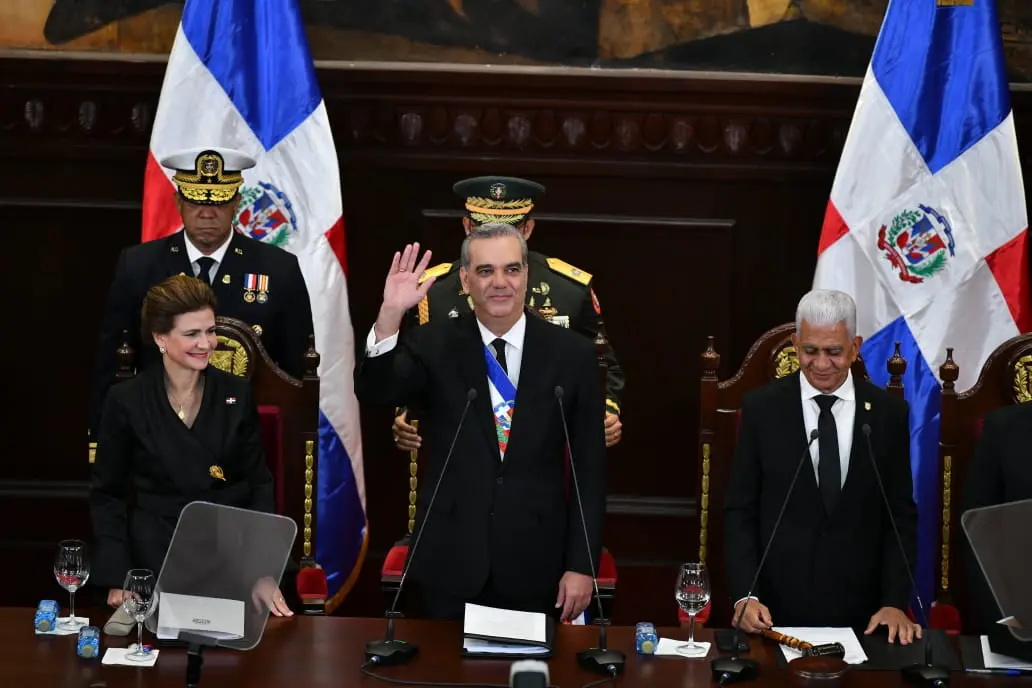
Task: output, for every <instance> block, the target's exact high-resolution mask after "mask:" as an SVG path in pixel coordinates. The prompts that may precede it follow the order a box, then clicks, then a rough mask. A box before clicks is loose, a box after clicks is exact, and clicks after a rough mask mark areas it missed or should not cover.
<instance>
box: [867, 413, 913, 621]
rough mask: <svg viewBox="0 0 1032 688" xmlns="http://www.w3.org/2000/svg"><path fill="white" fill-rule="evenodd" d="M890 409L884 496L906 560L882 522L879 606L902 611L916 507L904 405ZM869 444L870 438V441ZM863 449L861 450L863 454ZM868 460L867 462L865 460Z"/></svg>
mask: <svg viewBox="0 0 1032 688" xmlns="http://www.w3.org/2000/svg"><path fill="white" fill-rule="evenodd" d="M894 401H896V402H897V403H896V405H895V406H893V407H892V409H891V417H890V419H889V423H888V424H887V427H888V428H889V432H890V434H889V437H888V438H886V440H887V442H888V452H887V459H888V460H887V461H886V462H885V464H884V469H883V472H884V478H883V480H884V481H885V493H886V496H887V497H888V499H889V508H890V509H891V510H892V515H893V517H894V518H895V520H896V525H897V526H898V528H899V537H900V540H901V541H902V542H903V549H904V550H905V551H906V556H907V561H904V560H903V555H902V554H901V553H900V551H899V542H897V541H896V534H895V532H893V529H892V524H891V523H889V520H888V519H887V518H886V519H883V520H884V523H885V535H884V539H883V545H882V562H883V564H882V567H883V568H882V606H883V607H896V608H897V609H902V610H903V611H906V610H907V609H908V608H909V607H910V594H911V589H910V577H909V576H908V575H907V565H908V564H909V566H910V570H911V571H914V570H915V569H916V567H917V505H916V504H915V503H914V481H913V478H912V475H911V468H910V420H909V410H908V407H907V404H906V402H903V401H899V400H894ZM872 441H873V438H872ZM866 451H867V447H864V452H865V453H866ZM868 460H870V459H868Z"/></svg>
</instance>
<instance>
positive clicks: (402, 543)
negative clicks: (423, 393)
mask: <svg viewBox="0 0 1032 688" xmlns="http://www.w3.org/2000/svg"><path fill="white" fill-rule="evenodd" d="M606 345H607V342H606V339H605V337H604V336H603V335H602V334H601V333H600V334H599V335H598V337H596V338H595V351H596V353H597V356H598V365H599V380H600V383H601V385H602V389H603V390H605V388H606V359H605V349H606ZM410 422H411V423H412V424H413V425H415V426H416V427H417V429H418V424H419V421H418V420H415V419H413V420H412V421H410ZM566 474H567V493H568V494H567V498H568V499H573V498H574V497H573V495H572V492H571V490H572V489H573V488H572V486H571V485H570V468H569V457H568V456H567V467H566ZM418 487H419V452H418V451H412V452H409V478H408V505H407V506H408V532H407V533H406V534H405V537H404V538H402V539H401V540H398V541H397V542H395V543H394V545H393V546H392V547H391V549H390V550H388V552H387V556H386V558H385V559H384V562H383V566H382V567H381V569H380V588H381V590H382V591H383V594H384V599H385V602H386V606H387V608H388V609H389V608H390V606H391V604H392V603H393V602H394V596H395V594H396V593H397V591H398V585H399V584H400V582H401V577H402V574H403V573H404V571H405V560H406V559H407V558H408V551H409V541H410V538H411V536H412V530H413V529H414V528H415V525H416V499H417V497H418V494H419V491H418ZM596 565H597V566H598V600H599V601H600V602H601V603H602V613H603V614H604V615H605V616H604V617H603V619H594V616H595V610H597V609H598V605H597V604H596V601H595V599H594V598H595V596H594V593H592V600H591V604H590V605H589V606H588V609H587V610H586V612H587V614H588V615H589V616H591V617H592V619H593V620H594V621H598V622H602V621H608V620H609V619H611V618H612V616H613V601H614V599H615V597H616V581H617V571H616V562H615V561H614V560H613V555H612V554H610V553H609V550H607V549H606V548H605V547H603V548H602V556H601V557H600V560H599V561H598V563H597V564H596Z"/></svg>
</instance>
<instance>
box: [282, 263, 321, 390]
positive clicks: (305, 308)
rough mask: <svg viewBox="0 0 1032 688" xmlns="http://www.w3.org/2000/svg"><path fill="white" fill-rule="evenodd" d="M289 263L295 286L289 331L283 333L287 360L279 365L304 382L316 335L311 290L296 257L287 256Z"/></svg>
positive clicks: (293, 286) (292, 283) (287, 319)
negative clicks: (311, 338) (310, 339)
mask: <svg viewBox="0 0 1032 688" xmlns="http://www.w3.org/2000/svg"><path fill="white" fill-rule="evenodd" d="M286 255H287V257H288V259H289V261H290V267H289V268H288V270H289V274H290V276H289V278H288V279H289V283H290V284H291V285H292V286H291V294H290V299H289V303H290V308H289V309H288V310H287V316H286V331H285V332H284V333H283V335H282V336H283V338H284V339H283V342H284V346H283V360H282V361H277V363H278V365H279V367H280V368H282V369H283V370H284V371H285V372H287V373H288V374H290V375H292V376H294V377H296V378H298V379H301V378H302V377H303V376H304V374H305V352H306V351H308V337H309V335H311V334H313V333H314V332H315V325H314V324H313V322H312V302H311V300H310V299H309V295H308V286H307V285H306V284H305V278H304V275H303V274H301V267H300V266H299V265H298V262H297V258H296V257H294V255H292V254H289V253H287V254H286Z"/></svg>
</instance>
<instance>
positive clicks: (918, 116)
mask: <svg viewBox="0 0 1032 688" xmlns="http://www.w3.org/2000/svg"><path fill="white" fill-rule="evenodd" d="M1027 242H1028V218H1027V215H1026V209H1025V195H1024V186H1023V183H1022V178H1021V167H1020V165H1019V164H1018V147H1017V141H1016V138H1015V134H1014V119H1013V114H1012V112H1011V105H1010V92H1009V89H1008V83H1007V75H1006V70H1005V64H1004V55H1003V44H1002V40H1001V36H1000V25H999V21H998V19H997V14H996V6H995V3H994V2H993V0H975V1H974V2H973V3H967V4H965V3H958V2H952V1H949V2H948V1H946V0H891V2H890V3H889V7H888V10H887V11H886V14H885V19H884V21H883V24H882V28H881V32H880V33H879V35H878V40H877V43H876V44H875V48H874V55H873V56H872V58H871V63H870V66H869V67H868V70H867V74H866V76H865V78H864V81H863V85H862V87H861V90H860V97H859V100H858V101H857V105H856V110H855V112H854V115H853V121H852V125H851V126H850V129H849V134H848V136H847V138H846V142H845V147H844V150H843V152H842V159H841V161H840V162H839V167H838V171H837V173H836V176H835V182H834V185H833V187H832V190H831V199H830V202H829V203H828V207H827V211H826V214H825V218H824V226H823V229H822V231H821V238H820V244H819V248H818V256H819V257H818V260H817V271H816V275H815V277H814V287H815V288H828V289H839V290H842V291H845V292H847V293H849V294H851V295H852V296H853V297H854V298H855V299H856V303H857V330H858V334H860V335H861V336H863V337H864V338H865V341H864V344H863V346H862V348H861V353H862V355H863V357H864V360H865V361H866V362H867V364H868V365H867V367H868V371H869V374H870V375H871V378H872V379H873V380H874V381H875V382H877V383H879V384H881V385H884V384H885V383H887V382H888V372H887V371H886V369H885V361H886V360H887V359H888V358H889V357H890V356H891V355H892V353H893V348H894V344H895V342H897V341H899V342H901V349H902V354H903V356H904V357H905V358H906V360H907V372H906V375H905V378H904V386H905V394H906V398H907V401H908V402H909V403H910V430H911V465H912V469H913V476H914V496H915V499H916V501H917V505H918V512H919V530H918V533H919V553H918V563H917V571H915V576H916V577H917V580H918V591H919V592H920V593H921V595H922V598H924V599H925V600H927V599H929V598H930V596H931V590H932V581H933V580H934V577H935V571H936V564H937V563H938V555H937V552H936V543H937V542H938V537H937V530H938V528H939V527H940V526H941V523H940V520H941V519H940V514H939V495H938V494H937V489H936V488H937V485H938V463H939V461H938V439H939V407H940V393H941V386H940V381H939V377H938V372H939V366H940V365H941V364H942V362H943V361H944V360H945V356H946V347H952V348H953V349H954V360H956V362H957V364H958V365H959V366H960V379H959V380H958V385H957V387H958V391H963V390H965V389H967V388H969V387H970V386H971V385H972V384H973V383H974V382H975V380H976V379H977V377H978V373H979V371H980V369H981V367H982V365H983V364H984V363H985V361H986V359H987V358H988V356H989V354H990V353H991V352H992V351H993V349H995V348H996V347H997V346H998V345H999V344H1000V343H1002V342H1004V341H1005V340H1007V339H1009V338H1011V337H1013V336H1015V335H1017V334H1019V333H1022V332H1027V331H1029V329H1030V326H1032V319H1030V315H1032V313H1030V305H1029V285H1028V263H1027V256H1026V244H1027Z"/></svg>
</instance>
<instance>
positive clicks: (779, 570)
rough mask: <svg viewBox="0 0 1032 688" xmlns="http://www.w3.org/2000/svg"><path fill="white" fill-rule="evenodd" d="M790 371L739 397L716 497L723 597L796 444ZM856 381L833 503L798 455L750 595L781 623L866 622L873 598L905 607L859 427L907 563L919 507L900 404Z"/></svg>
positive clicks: (752, 566) (752, 561) (752, 555)
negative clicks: (733, 437) (842, 474)
mask: <svg viewBox="0 0 1032 688" xmlns="http://www.w3.org/2000/svg"><path fill="white" fill-rule="evenodd" d="M799 375H800V373H796V374H795V375H791V376H787V377H784V378H781V379H780V380H777V381H775V382H772V383H770V384H769V385H766V386H764V387H762V388H760V389H758V390H754V391H752V392H750V393H749V394H747V395H746V396H745V398H744V399H743V402H742V418H741V426H740V428H739V434H738V443H737V446H736V450H735V457H734V463H733V465H732V469H731V480H730V483H729V485H728V489H727V502H726V506H725V518H726V521H725V534H726V550H727V570H728V577H729V583H730V589H731V597H732V599H731V600H730V603H732V604H733V603H734V602H735V601H737V600H739V599H741V598H743V597H745V595H746V593H747V592H748V589H749V584H750V583H751V582H752V579H753V576H754V575H755V574H756V568H757V566H758V565H759V562H760V557H761V556H762V554H763V548H764V546H765V545H766V543H767V541H768V540H769V538H770V535H771V531H772V529H773V526H774V521H775V520H776V519H777V517H778V512H779V511H780V509H781V504H782V502H783V501H784V499H785V495H786V494H787V492H788V487H789V483H790V482H791V480H792V476H793V474H794V473H795V470H796V466H797V465H798V463H799V457H800V456H801V455H802V454H803V451H804V449H805V447H806V441H807V437H806V430H805V426H804V422H803V408H802V402H801V397H800V387H799ZM854 384H855V388H856V418H855V422H854V432H853V444H852V451H851V453H850V457H849V469H848V472H847V474H846V482H845V485H844V486H843V489H842V493H841V495H840V497H839V500H838V503H837V504H836V506H835V510H834V511H833V512H832V514H831V515H830V516H829V515H828V514H826V513H825V508H824V503H823V501H822V499H821V494H820V490H819V488H818V487H817V478H816V477H815V476H814V471H813V462H812V460H811V459H810V457H809V455H807V457H806V459H805V460H804V461H805V463H804V465H803V467H802V470H801V471H800V473H799V479H798V482H797V483H796V486H795V489H794V491H793V492H792V497H791V498H790V499H789V501H788V506H787V507H786V509H785V515H784V518H783V519H782V521H781V526H780V527H779V529H778V532H777V536H776V537H775V538H774V542H773V544H772V545H771V549H770V554H769V555H768V558H767V561H766V563H765V564H764V566H763V571H762V572H761V574H760V578H759V583H758V584H757V587H756V590H755V591H754V593H753V594H754V595H756V596H757V597H758V598H759V599H760V601H761V602H762V603H763V604H765V605H767V607H768V608H769V609H770V612H771V616H772V617H773V618H774V622H775V623H777V624H779V625H784V626H851V627H857V626H866V624H867V623H868V621H869V620H870V617H871V615H872V614H874V613H875V612H876V611H878V609H880V608H881V607H884V606H890V607H898V608H900V609H903V610H906V609H907V608H908V607H909V602H910V583H909V581H908V577H907V573H906V567H905V565H904V561H903V559H902V557H901V555H900V551H899V546H898V544H897V542H896V537H895V535H894V534H893V530H892V526H891V524H890V522H889V519H888V516H887V515H886V510H885V506H884V502H883V500H882V496H881V492H880V490H879V489H878V483H877V481H876V478H875V473H874V470H873V469H872V467H871V460H870V458H869V457H868V454H867V443H866V440H865V438H864V435H863V433H862V431H861V428H862V426H863V425H864V424H865V423H867V424H869V425H870V426H871V445H872V447H873V453H874V458H875V461H876V462H877V464H878V470H879V471H880V472H881V476H882V480H883V481H884V484H885V491H886V493H887V495H888V499H889V504H890V505H891V508H892V511H893V514H894V516H895V518H896V522H897V524H898V525H899V530H900V535H901V537H902V540H903V545H904V548H905V549H906V552H907V558H908V559H909V561H910V564H911V567H913V565H914V562H915V556H916V551H917V508H916V506H915V504H914V499H913V484H912V479H911V473H910V436H909V430H908V428H909V423H908V418H907V406H906V403H905V402H903V401H901V400H900V399H897V398H896V397H893V396H892V395H891V394H889V393H888V392H886V391H885V390H883V389H880V388H878V387H877V386H875V385H873V384H871V383H870V382H868V381H866V380H858V379H856V378H855V377H854ZM868 404H869V405H870V409H867V405H868ZM721 602H723V601H721Z"/></svg>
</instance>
